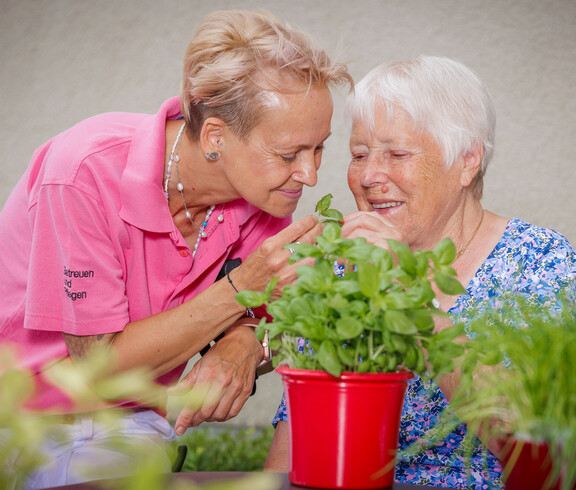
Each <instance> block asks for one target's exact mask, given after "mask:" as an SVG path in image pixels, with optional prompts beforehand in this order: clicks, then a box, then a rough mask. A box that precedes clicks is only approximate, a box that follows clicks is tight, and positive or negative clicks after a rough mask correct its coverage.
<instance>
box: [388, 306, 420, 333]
mask: <svg viewBox="0 0 576 490" xmlns="http://www.w3.org/2000/svg"><path fill="white" fill-rule="evenodd" d="M385 318H386V325H387V326H388V329H389V330H390V331H391V332H394V333H397V334H400V335H414V334H417V333H418V329H417V328H416V326H415V325H414V323H412V322H411V321H410V319H409V318H408V317H407V316H406V315H405V314H404V313H402V312H401V311H395V310H390V311H387V312H386V317H385Z"/></svg>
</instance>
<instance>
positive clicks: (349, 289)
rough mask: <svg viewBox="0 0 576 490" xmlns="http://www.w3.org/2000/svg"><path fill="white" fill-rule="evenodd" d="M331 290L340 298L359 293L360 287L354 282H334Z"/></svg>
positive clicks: (344, 280)
mask: <svg viewBox="0 0 576 490" xmlns="http://www.w3.org/2000/svg"><path fill="white" fill-rule="evenodd" d="M333 288H334V292H336V293H339V294H341V295H342V296H352V295H354V294H357V293H359V292H360V285H359V284H358V283H357V282H356V281H352V280H346V279H343V280H340V281H336V282H335V283H334V286H333Z"/></svg>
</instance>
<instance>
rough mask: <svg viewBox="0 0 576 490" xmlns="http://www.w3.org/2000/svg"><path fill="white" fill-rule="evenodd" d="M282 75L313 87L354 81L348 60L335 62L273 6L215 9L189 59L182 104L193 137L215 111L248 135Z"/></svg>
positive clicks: (240, 133)
mask: <svg viewBox="0 0 576 490" xmlns="http://www.w3.org/2000/svg"><path fill="white" fill-rule="evenodd" d="M263 79H267V80H266V81H267V82H269V83H268V84H267V86H266V87H265V86H263V84H262V80H263ZM280 80H289V81H292V82H294V81H295V82H302V84H304V85H307V86H308V87H331V86H334V85H346V84H350V86H352V85H353V81H352V77H351V76H350V74H349V73H348V70H347V68H346V66H345V65H344V64H340V63H337V64H333V63H332V62H331V61H330V58H329V57H328V55H327V54H326V53H325V52H324V51H323V50H322V49H320V48H319V47H318V46H317V44H316V42H315V41H314V40H313V39H312V38H311V37H310V36H309V35H307V34H305V33H304V32H302V31H300V30H297V29H294V28H291V27H289V26H287V25H284V24H282V23H280V21H278V20H277V19H276V18H275V17H274V16H273V15H272V14H271V13H269V12H267V11H264V10H256V11H253V12H247V11H239V10H223V11H216V12H213V13H211V14H209V15H208V16H207V17H206V18H205V19H204V21H203V23H202V24H201V25H200V27H199V29H198V31H197V33H196V35H195V37H194V39H193V40H192V42H191V43H190V45H189V46H188V50H187V51H186V56H185V58H184V78H183V82H182V90H181V95H180V104H181V111H182V114H183V115H184V119H185V120H186V123H187V128H188V134H189V136H190V137H191V138H192V139H193V140H197V139H198V138H199V136H200V131H201V129H202V125H203V123H204V121H205V120H206V118H208V117H212V116H214V117H218V118H220V119H222V120H223V121H224V122H225V123H226V124H227V125H228V126H229V127H230V129H231V130H232V131H233V132H234V133H235V134H236V135H237V136H239V137H240V138H243V139H244V138H246V137H247V136H248V134H249V133H250V131H251V130H252V129H253V128H254V127H255V126H256V125H257V124H258V123H259V122H260V120H261V119H262V116H263V114H264V113H265V111H266V109H267V106H266V99H265V97H262V96H261V94H262V92H264V91H266V90H271V89H275V90H276V89H278V90H280V88H279V86H277V87H273V85H274V82H275V81H276V82H278V81H280ZM270 84H272V85H270Z"/></svg>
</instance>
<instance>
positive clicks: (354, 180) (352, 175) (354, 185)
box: [348, 165, 362, 196]
mask: <svg viewBox="0 0 576 490" xmlns="http://www.w3.org/2000/svg"><path fill="white" fill-rule="evenodd" d="M360 175H361V172H360V169H359V168H357V167H355V166H352V165H351V166H350V167H348V187H349V188H350V190H351V191H352V193H353V194H354V196H357V194H359V193H361V192H362V185H361V183H360Z"/></svg>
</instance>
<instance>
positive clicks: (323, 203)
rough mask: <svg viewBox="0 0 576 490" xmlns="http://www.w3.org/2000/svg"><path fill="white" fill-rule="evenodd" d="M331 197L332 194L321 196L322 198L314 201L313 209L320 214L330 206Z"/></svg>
mask: <svg viewBox="0 0 576 490" xmlns="http://www.w3.org/2000/svg"><path fill="white" fill-rule="evenodd" d="M333 197H334V196H333V195H332V194H326V195H325V196H324V197H322V199H320V200H319V201H318V202H317V203H316V209H315V211H316V212H318V213H320V214H322V212H323V211H326V210H327V209H328V208H329V207H330V204H331V203H332V198H333Z"/></svg>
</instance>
